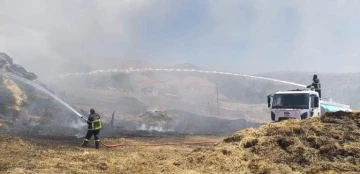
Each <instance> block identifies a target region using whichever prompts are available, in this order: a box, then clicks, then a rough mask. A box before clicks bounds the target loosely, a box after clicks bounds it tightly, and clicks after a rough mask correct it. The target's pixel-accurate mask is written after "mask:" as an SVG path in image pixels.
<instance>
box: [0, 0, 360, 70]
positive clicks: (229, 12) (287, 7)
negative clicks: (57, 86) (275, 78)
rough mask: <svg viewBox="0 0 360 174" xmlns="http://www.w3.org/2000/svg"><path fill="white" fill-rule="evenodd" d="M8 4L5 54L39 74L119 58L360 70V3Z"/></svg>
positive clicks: (1, 44) (163, 0)
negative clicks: (359, 68) (359, 66)
mask: <svg viewBox="0 0 360 174" xmlns="http://www.w3.org/2000/svg"><path fill="white" fill-rule="evenodd" d="M0 4H1V5H0V52H5V53H7V54H9V55H10V56H11V57H13V58H14V60H15V62H16V63H19V64H21V65H22V66H24V67H25V68H26V69H28V70H30V71H32V72H35V73H37V74H38V75H39V76H40V77H44V76H47V75H54V74H57V73H60V72H64V71H73V72H74V71H77V70H78V69H79V67H81V66H87V65H96V64H98V63H100V62H102V61H106V62H116V60H119V59H142V60H146V61H149V62H151V63H165V64H177V63H192V64H195V65H197V66H200V67H206V68H211V69H215V70H220V71H232V72H239V73H246V74H254V73H263V72H269V71H286V70H298V71H317V72H339V73H343V72H359V71H360V70H358V65H359V64H360V59H359V58H360V49H359V48H358V47H359V45H360V20H359V19H360V1H358V0H316V1H314V0H225V1H224V0H152V1H147V0H63V1H55V0H32V1H24V0H0ZM109 64H111V63H109ZM111 66H116V65H114V64H112V65H111Z"/></svg>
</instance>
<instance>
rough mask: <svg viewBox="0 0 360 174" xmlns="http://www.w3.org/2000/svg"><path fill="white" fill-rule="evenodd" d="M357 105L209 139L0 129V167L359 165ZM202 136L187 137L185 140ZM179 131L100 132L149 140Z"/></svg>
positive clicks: (134, 169)
mask: <svg viewBox="0 0 360 174" xmlns="http://www.w3.org/2000/svg"><path fill="white" fill-rule="evenodd" d="M359 137H360V113H342V112H338V113H332V114H327V115H326V116H323V117H316V118H310V119H307V120H304V121H299V120H288V121H284V122H281V123H269V124H267V125H264V126H262V127H260V128H258V129H246V130H243V131H239V132H238V133H236V134H234V135H232V136H229V137H226V138H224V139H223V140H222V141H219V143H218V144H216V145H214V146H211V147H190V146H165V147H121V148H115V149H105V148H101V149H100V150H96V149H93V148H91V149H90V148H79V147H77V145H78V144H74V143H81V142H74V141H49V140H47V141H45V140H41V141H40V140H38V142H34V141H33V140H31V141H30V140H22V139H15V138H12V137H2V139H1V141H0V148H1V151H0V155H1V156H2V158H1V159H0V171H2V172H5V171H7V172H9V173H276V174H281V173H359V172H360V167H359V166H360V138H359ZM204 139H208V138H207V137H190V138H189V137H188V138H187V139H185V140H186V141H194V140H204ZM162 141H184V139H172V140H169V139H165V140H164V139H152V140H145V139H107V140H104V142H108V143H109V144H111V143H120V142H121V143H154V142H162Z"/></svg>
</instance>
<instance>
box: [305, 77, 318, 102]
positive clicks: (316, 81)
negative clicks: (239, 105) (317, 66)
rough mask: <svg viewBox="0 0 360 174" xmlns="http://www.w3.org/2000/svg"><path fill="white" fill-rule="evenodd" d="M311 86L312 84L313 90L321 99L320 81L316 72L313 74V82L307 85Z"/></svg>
mask: <svg viewBox="0 0 360 174" xmlns="http://www.w3.org/2000/svg"><path fill="white" fill-rule="evenodd" d="M311 86H314V88H315V91H316V92H318V93H319V98H320V99H321V83H320V80H319V78H318V77H317V75H316V74H315V75H314V76H313V83H312V84H311V85H309V86H307V87H308V88H310V87H311Z"/></svg>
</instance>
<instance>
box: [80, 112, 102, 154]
mask: <svg viewBox="0 0 360 174" xmlns="http://www.w3.org/2000/svg"><path fill="white" fill-rule="evenodd" d="M87 124H88V132H87V134H86V136H85V139H84V142H83V144H82V146H83V147H84V146H86V145H87V144H88V143H89V140H90V138H91V137H92V136H93V135H94V137H95V145H96V149H99V146H100V139H99V133H100V129H101V128H102V122H101V119H100V115H99V114H98V113H96V112H95V109H90V115H89V118H88V119H87Z"/></svg>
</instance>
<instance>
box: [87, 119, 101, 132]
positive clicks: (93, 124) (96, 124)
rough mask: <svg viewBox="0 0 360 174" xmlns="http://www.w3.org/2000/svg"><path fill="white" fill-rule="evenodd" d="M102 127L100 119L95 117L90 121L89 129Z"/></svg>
mask: <svg viewBox="0 0 360 174" xmlns="http://www.w3.org/2000/svg"><path fill="white" fill-rule="evenodd" d="M101 128H102V122H101V120H100V119H96V120H94V121H92V122H91V123H90V128H89V130H99V129H101Z"/></svg>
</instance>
